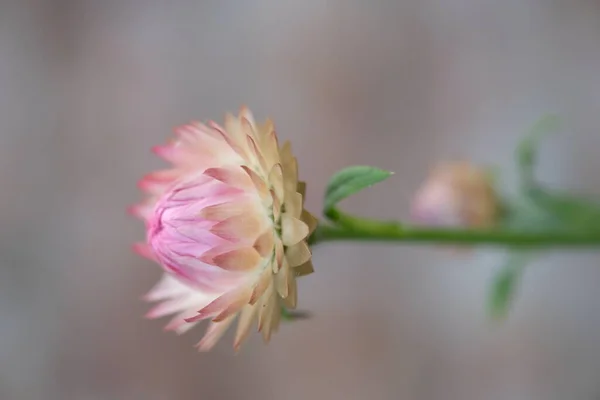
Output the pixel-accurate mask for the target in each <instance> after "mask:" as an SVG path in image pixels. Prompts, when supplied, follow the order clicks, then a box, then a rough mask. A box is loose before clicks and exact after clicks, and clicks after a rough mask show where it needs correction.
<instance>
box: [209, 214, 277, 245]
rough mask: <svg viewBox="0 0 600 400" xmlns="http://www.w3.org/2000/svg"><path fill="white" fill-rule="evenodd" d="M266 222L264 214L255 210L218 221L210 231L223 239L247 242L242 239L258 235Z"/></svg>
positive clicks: (265, 226) (264, 227) (265, 225)
mask: <svg viewBox="0 0 600 400" xmlns="http://www.w3.org/2000/svg"><path fill="white" fill-rule="evenodd" d="M250 210H251V209H250ZM251 211H254V210H251ZM267 224H268V220H267V218H266V216H263V215H260V214H258V213H256V212H248V213H244V214H239V215H235V216H233V217H229V218H227V219H226V220H224V221H221V222H218V223H217V224H215V225H214V226H213V227H212V228H211V229H210V231H211V232H212V233H214V234H215V235H217V236H219V237H221V238H223V239H227V240H230V241H232V242H236V243H239V242H247V241H246V240H244V239H250V240H252V238H256V237H258V235H259V234H260V232H262V231H264V230H265V229H266V228H267Z"/></svg>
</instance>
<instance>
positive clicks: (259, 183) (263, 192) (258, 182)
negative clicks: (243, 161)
mask: <svg viewBox="0 0 600 400" xmlns="http://www.w3.org/2000/svg"><path fill="white" fill-rule="evenodd" d="M242 169H243V170H244V171H246V174H248V176H249V177H250V179H252V183H254V187H255V188H256V190H257V192H258V194H259V196H260V198H261V199H264V198H266V197H267V196H268V195H269V188H268V187H267V184H266V183H265V181H264V179H262V178H261V177H260V176H259V175H258V174H257V173H256V172H254V170H253V169H252V168H250V167H248V166H246V165H242Z"/></svg>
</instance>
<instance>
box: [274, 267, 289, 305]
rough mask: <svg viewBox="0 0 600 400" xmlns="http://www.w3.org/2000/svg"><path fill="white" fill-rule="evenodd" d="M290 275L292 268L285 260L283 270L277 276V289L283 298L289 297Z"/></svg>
mask: <svg viewBox="0 0 600 400" xmlns="http://www.w3.org/2000/svg"><path fill="white" fill-rule="evenodd" d="M288 274H290V266H289V264H288V263H287V261H286V260H285V258H284V261H283V265H282V266H281V269H280V270H279V272H278V273H277V274H275V289H276V290H277V293H278V294H279V296H281V297H283V298H286V297H287V296H288Z"/></svg>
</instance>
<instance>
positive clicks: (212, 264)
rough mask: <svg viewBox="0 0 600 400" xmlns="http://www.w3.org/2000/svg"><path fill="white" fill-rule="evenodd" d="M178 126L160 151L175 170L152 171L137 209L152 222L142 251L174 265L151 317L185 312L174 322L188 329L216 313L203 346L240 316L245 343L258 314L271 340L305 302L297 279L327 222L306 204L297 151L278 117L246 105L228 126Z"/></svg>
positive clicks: (307, 269) (157, 290) (308, 267)
mask: <svg viewBox="0 0 600 400" xmlns="http://www.w3.org/2000/svg"><path fill="white" fill-rule="evenodd" d="M175 133H176V135H177V138H176V139H175V140H173V141H172V142H170V143H168V144H166V145H164V146H160V147H156V148H155V149H154V151H155V153H156V154H158V155H159V156H160V157H162V158H163V159H165V160H167V161H169V162H170V163H172V164H173V165H172V168H170V169H166V170H162V171H157V172H153V173H151V174H149V175H147V176H146V177H145V178H144V179H142V180H141V182H140V187H141V189H143V190H144V191H145V192H147V194H148V197H147V199H146V200H145V201H144V202H143V203H142V204H139V205H137V206H134V207H133V208H132V212H133V213H134V214H135V215H137V216H139V217H140V218H142V219H143V220H144V221H145V223H146V229H147V240H146V242H145V243H140V244H138V245H136V249H137V251H138V252H139V253H140V254H142V255H144V256H146V257H148V258H150V259H153V260H155V261H156V262H158V263H159V264H160V265H161V266H162V267H163V269H164V271H165V274H164V276H163V278H162V279H161V281H160V282H159V283H158V284H157V285H156V286H155V287H154V288H153V289H152V290H151V291H150V293H148V295H147V299H148V300H149V301H158V302H159V303H158V305H157V306H156V307H154V308H153V309H152V310H151V311H150V312H149V313H148V317H150V318H158V317H162V316H166V315H172V314H175V315H174V317H173V319H172V320H171V322H170V323H169V324H168V325H167V326H166V329H168V330H174V331H176V332H178V333H183V332H185V331H187V330H188V329H190V328H191V327H192V326H194V325H195V324H197V323H198V322H199V321H202V320H205V319H208V320H211V322H210V324H209V327H208V330H207V332H206V334H205V336H204V337H203V339H202V340H201V341H200V343H198V347H199V349H201V350H209V349H210V348H212V347H213V346H214V344H215V343H216V342H217V340H218V339H219V338H220V337H221V335H222V334H223V333H224V332H225V330H226V329H227V328H228V327H229V326H230V325H231V323H232V322H233V321H234V319H235V318H236V317H237V316H239V322H238V328H237V332H236V335H235V342H234V347H235V348H236V349H239V347H240V345H241V344H242V342H243V340H244V339H245V338H246V337H247V335H248V334H249V333H250V331H251V328H252V325H253V323H254V322H255V321H258V330H259V331H260V332H262V335H263V338H264V340H265V342H268V341H269V339H270V337H271V333H272V332H274V331H276V330H277V327H278V325H279V321H280V315H281V307H283V306H285V307H287V308H295V307H296V298H297V297H296V296H297V294H296V277H297V276H301V275H306V274H309V273H311V272H312V271H313V267H312V264H311V252H310V249H309V247H308V245H307V242H306V240H307V239H308V236H309V235H310V234H311V233H312V231H313V230H314V229H315V227H316V225H317V221H316V219H315V218H314V217H313V216H312V215H311V214H310V213H308V212H307V211H306V210H304V197H303V196H304V192H305V184H304V183H303V182H300V181H298V169H297V163H296V158H294V156H293V155H292V152H291V148H290V145H289V143H285V144H284V145H283V146H282V147H280V146H279V143H278V140H277V135H276V133H275V130H274V128H273V124H272V123H271V121H267V122H266V123H264V124H261V125H259V124H257V123H256V122H255V121H254V118H253V117H252V114H251V113H250V111H249V110H248V109H246V108H242V110H241V112H240V114H239V116H238V117H235V116H233V115H227V116H226V118H225V124H224V127H221V126H219V125H217V124H216V123H214V122H209V123H208V124H207V125H204V124H201V123H192V124H189V125H186V126H183V127H180V128H178V129H176V131H175Z"/></svg>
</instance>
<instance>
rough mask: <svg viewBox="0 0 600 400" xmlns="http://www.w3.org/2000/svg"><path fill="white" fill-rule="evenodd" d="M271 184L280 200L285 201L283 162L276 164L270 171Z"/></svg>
mask: <svg viewBox="0 0 600 400" xmlns="http://www.w3.org/2000/svg"><path fill="white" fill-rule="evenodd" d="M269 184H270V185H271V187H272V188H273V190H274V191H275V195H276V196H277V198H278V199H279V201H280V202H283V199H284V192H283V169H282V168H281V164H275V165H273V168H271V172H269Z"/></svg>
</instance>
